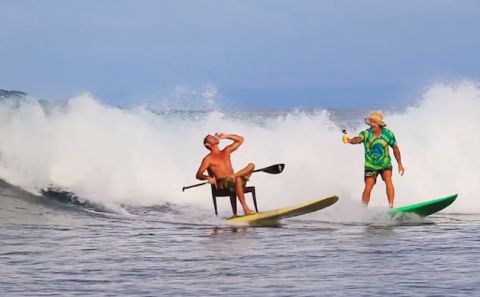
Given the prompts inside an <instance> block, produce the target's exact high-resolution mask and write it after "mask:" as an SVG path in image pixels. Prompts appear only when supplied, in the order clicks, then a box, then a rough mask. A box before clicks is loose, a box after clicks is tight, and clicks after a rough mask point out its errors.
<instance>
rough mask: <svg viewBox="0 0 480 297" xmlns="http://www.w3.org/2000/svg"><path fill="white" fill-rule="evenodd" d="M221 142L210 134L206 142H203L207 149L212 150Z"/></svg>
mask: <svg viewBox="0 0 480 297" xmlns="http://www.w3.org/2000/svg"><path fill="white" fill-rule="evenodd" d="M219 142H220V141H219V140H218V138H217V137H215V136H213V135H211V134H208V135H207V136H206V137H205V139H204V141H203V144H204V145H205V146H206V147H207V148H210V147H211V146H212V145H217V144H218V143H219Z"/></svg>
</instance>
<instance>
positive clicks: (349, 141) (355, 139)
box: [347, 136, 363, 144]
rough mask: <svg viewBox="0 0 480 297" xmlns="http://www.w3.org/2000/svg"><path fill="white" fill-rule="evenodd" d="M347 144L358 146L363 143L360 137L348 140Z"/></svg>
mask: <svg viewBox="0 0 480 297" xmlns="http://www.w3.org/2000/svg"><path fill="white" fill-rule="evenodd" d="M347 142H348V143H350V144H359V143H362V142H363V138H362V137H361V136H356V137H353V138H348V139H347Z"/></svg>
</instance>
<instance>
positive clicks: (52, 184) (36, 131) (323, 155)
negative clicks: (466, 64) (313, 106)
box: [0, 82, 480, 296]
mask: <svg viewBox="0 0 480 297" xmlns="http://www.w3.org/2000/svg"><path fill="white" fill-rule="evenodd" d="M385 112H386V120H387V123H388V125H389V128H391V129H392V130H393V131H394V132H395V134H396V136H397V140H398V142H399V146H400V149H401V151H402V157H403V161H404V165H405V167H406V173H405V176H403V177H400V176H398V174H396V175H395V176H394V183H395V185H396V201H395V205H396V206H401V205H407V204H411V203H415V202H420V201H424V200H428V199H433V198H438V197H443V196H447V195H450V194H453V193H458V194H459V197H458V199H457V201H455V203H454V204H452V205H451V206H450V207H449V208H447V209H445V210H444V211H442V212H440V213H438V214H435V215H432V216H430V217H428V218H426V219H419V218H410V219H407V220H405V221H390V220H388V219H386V218H385V216H382V214H384V213H385V212H386V210H387V209H386V207H387V200H386V198H385V194H384V186H383V184H382V182H379V183H378V185H377V186H376V188H375V189H374V193H373V195H372V200H371V205H370V206H369V207H368V208H365V207H363V206H362V205H361V204H360V202H359V200H360V195H361V191H362V189H363V180H362V166H363V163H362V162H363V160H362V158H363V149H362V147H361V146H347V145H344V144H343V143H342V142H341V138H342V135H341V130H342V129H344V128H346V129H347V130H348V131H349V134H351V135H355V134H356V133H358V132H359V131H360V130H361V129H364V128H365V125H364V124H363V123H362V117H363V116H364V115H365V111H359V110H356V111H326V110H320V109H319V110H315V111H287V112H257V113H241V112H236V113H235V112H233V113H227V112H221V111H211V112H178V111H175V112H173V111H170V112H166V111H164V112H160V113H154V112H150V111H148V110H146V109H144V108H135V109H130V110H122V109H118V108H114V107H111V106H106V105H104V104H101V103H100V102H99V101H98V100H96V99H95V98H94V97H92V96H91V95H89V94H83V95H80V96H77V97H75V98H72V99H70V100H68V101H67V102H66V103H64V104H51V105H50V104H47V105H46V104H44V103H41V102H38V101H37V100H35V99H33V98H23V99H21V100H20V99H12V98H3V99H2V100H1V101H0V135H2V137H0V154H1V155H0V179H1V181H0V246H1V247H0V272H1V273H0V292H1V293H2V295H3V296H186V295H188V296H192V295H193V296H226V295H234V296H236V295H243V296H244V295H248V296H258V295H265V296H476V295H480V281H479V280H480V268H479V267H478V259H479V256H480V239H479V237H478V234H480V227H479V226H480V224H479V223H480V202H479V201H478V197H477V193H478V192H479V191H480V184H479V183H478V180H479V178H480V161H479V160H478V158H477V152H478V151H479V149H480V142H479V141H478V139H477V137H476V136H475V135H476V134H475V132H476V131H478V130H479V129H480V118H478V113H479V112H480V88H479V87H478V85H477V84H476V83H473V82H464V83H461V84H458V85H453V86H450V85H436V86H432V87H431V88H430V89H429V90H428V91H427V92H426V93H425V94H424V95H423V97H422V98H419V99H418V103H417V105H415V106H412V107H408V108H406V109H405V110H402V111H392V110H390V111H385ZM217 131H220V132H234V133H238V134H241V135H244V136H245V138H246V141H245V143H244V145H243V146H242V147H241V148H240V149H239V150H238V151H237V152H235V153H234V155H233V156H232V159H233V164H234V167H240V166H242V165H243V164H246V163H247V162H251V161H252V162H254V163H256V165H257V166H258V167H263V166H268V165H270V164H275V163H285V164H286V168H285V171H284V172H283V173H282V174H280V175H268V174H264V173H258V174H256V175H254V176H253V177H252V179H251V183H252V185H255V187H256V189H257V196H258V202H259V208H260V210H268V209H273V208H278V207H282V206H288V205H291V204H295V203H301V202H303V201H306V200H309V199H312V198H318V197H324V196H330V195H332V194H336V195H338V196H339V197H340V201H339V202H338V203H337V204H335V205H333V206H331V207H329V208H327V209H324V210H321V211H318V212H316V213H313V214H309V215H305V216H302V217H297V218H292V219H289V220H285V221H283V222H282V224H281V225H279V226H275V227H273V226H272V227H261V228H258V227H257V228H254V227H248V226H233V225H230V224H228V223H227V222H226V221H225V220H223V218H225V217H228V216H229V215H231V213H230V210H229V206H228V203H227V201H219V211H220V214H219V216H218V217H215V216H214V213H213V207H212V202H211V198H210V193H209V189H208V187H198V188H194V189H189V190H187V191H185V192H182V191H181V188H182V186H185V185H189V184H193V183H196V182H197V181H195V179H194V175H195V172H196V169H197V167H198V165H199V163H200V160H201V158H202V157H203V155H204V154H206V151H205V149H204V148H203V146H202V143H201V141H202V139H203V137H204V135H205V134H207V133H214V132H217ZM394 168H396V166H395V165H394ZM49 188H51V189H54V190H52V191H51V192H42V190H46V189H49ZM63 191H68V193H67V192H63ZM42 193H43V194H42ZM69 193H74V194H69ZM247 199H249V198H247ZM249 201H250V200H249Z"/></svg>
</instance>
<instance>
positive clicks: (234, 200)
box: [230, 192, 237, 216]
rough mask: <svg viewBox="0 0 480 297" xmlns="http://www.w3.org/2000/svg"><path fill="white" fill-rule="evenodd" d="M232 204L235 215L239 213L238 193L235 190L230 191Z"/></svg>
mask: <svg viewBox="0 0 480 297" xmlns="http://www.w3.org/2000/svg"><path fill="white" fill-rule="evenodd" d="M230 204H231V205H232V211H233V215H234V216H236V215H237V194H236V193H235V192H231V193H230Z"/></svg>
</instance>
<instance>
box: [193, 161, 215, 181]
mask: <svg viewBox="0 0 480 297" xmlns="http://www.w3.org/2000/svg"><path fill="white" fill-rule="evenodd" d="M208 166H210V158H209V156H206V157H205V158H203V160H202V164H200V167H198V170H197V175H196V178H197V179H199V180H206V181H208V182H209V183H210V184H214V183H215V178H213V177H211V176H208V175H205V174H203V173H204V172H205V170H207V169H208Z"/></svg>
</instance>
